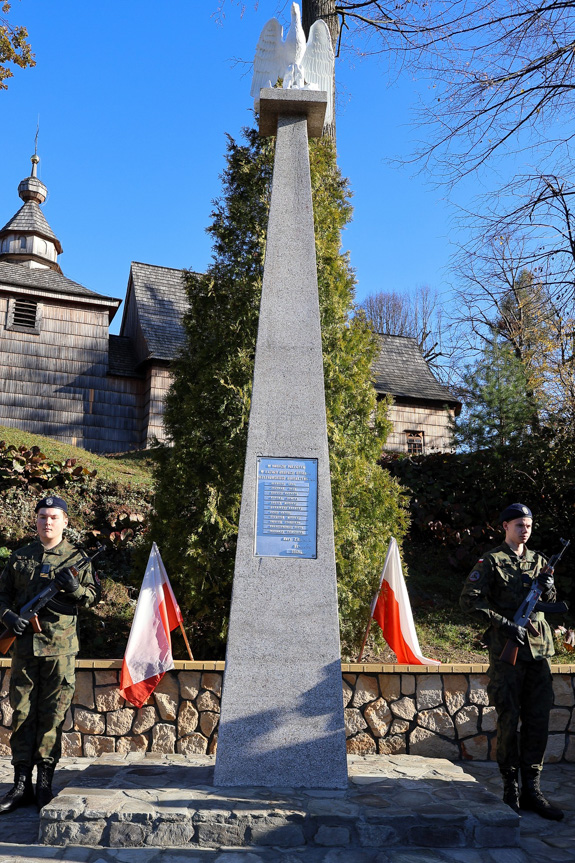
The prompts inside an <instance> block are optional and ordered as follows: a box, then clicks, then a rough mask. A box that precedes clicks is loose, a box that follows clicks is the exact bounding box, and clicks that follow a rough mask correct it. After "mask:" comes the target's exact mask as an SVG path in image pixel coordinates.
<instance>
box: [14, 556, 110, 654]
mask: <svg viewBox="0 0 575 863" xmlns="http://www.w3.org/2000/svg"><path fill="white" fill-rule="evenodd" d="M105 548H106V547H105V546H104V545H102V544H101V543H98V547H97V549H96V551H95V552H94V554H93V555H92V556H91V557H88V556H87V555H86V556H85V557H84V560H83V561H82V562H81V563H79V564H78V567H75V566H68V567H66V569H65V570H64V571H65V572H70V573H71V574H72V575H73V576H75V577H76V578H77V577H78V575H79V574H80V570H81V569H83V568H84V567H85V566H87V565H88V564H89V563H91V562H92V561H93V560H94V558H95V557H97V556H98V555H99V554H100V553H101V552H103V551H105ZM59 590H60V588H59V587H58V585H57V584H56V582H55V580H54V579H51V580H50V581H49V582H48V584H47V585H46V586H45V587H43V588H42V590H41V591H40V593H37V594H36V596H34V597H32V599H31V600H30V601H29V602H27V603H26V604H25V605H23V606H22V608H21V609H20V611H19V615H20V617H23V618H24V619H25V620H28V621H29V622H30V624H31V625H32V629H33V630H34V632H42V627H41V626H40V621H39V620H38V612H39V611H40V610H41V609H42V608H44V606H45V605H47V604H48V603H49V602H50V600H51V599H53V598H54V597H55V596H56V594H57V593H58V592H59ZM15 640H16V636H15V635H14V633H13V631H12V630H11V629H10V627H9V626H6V627H5V628H4V631H3V632H0V653H8V651H9V649H10V648H11V646H12V645H13V643H14V641H15Z"/></svg>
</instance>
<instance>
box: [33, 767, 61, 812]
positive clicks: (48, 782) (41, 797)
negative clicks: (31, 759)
mask: <svg viewBox="0 0 575 863" xmlns="http://www.w3.org/2000/svg"><path fill="white" fill-rule="evenodd" d="M55 767H56V765H55V764H43V763H40V764H38V767H37V769H36V806H37V807H38V812H39V811H40V809H42V807H43V806H46V805H47V804H48V803H49V802H50V800H52V798H53V797H54V794H53V792H52V777H53V776H54V769H55Z"/></svg>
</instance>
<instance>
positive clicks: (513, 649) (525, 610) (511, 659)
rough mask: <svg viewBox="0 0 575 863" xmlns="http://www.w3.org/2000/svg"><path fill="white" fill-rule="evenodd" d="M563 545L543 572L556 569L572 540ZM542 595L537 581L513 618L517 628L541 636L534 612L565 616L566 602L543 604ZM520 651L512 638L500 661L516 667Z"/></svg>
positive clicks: (505, 647) (509, 639) (541, 589)
mask: <svg viewBox="0 0 575 863" xmlns="http://www.w3.org/2000/svg"><path fill="white" fill-rule="evenodd" d="M561 544H562V546H563V548H562V549H561V551H559V552H557V554H553V555H551V557H550V558H549V560H548V561H547V564H546V566H545V567H544V569H542V570H541V571H542V572H547V571H549V570H553V569H555V567H556V565H557V564H558V563H559V561H560V560H561V558H562V557H563V554H564V552H565V551H566V550H567V548H568V546H569V545H570V544H571V540H570V539H562V540H561ZM542 593H543V588H542V587H541V585H540V584H538V583H537V581H535V583H534V584H533V587H532V588H531V590H530V591H529V593H528V594H527V596H526V597H525V599H524V600H523V602H522V603H521V605H520V606H519V608H518V609H517V611H516V612H515V616H514V618H513V623H516V624H517V626H523V627H524V628H525V629H527V630H528V631H529V632H530V633H531V635H538V634H539V633H538V631H537V629H536V627H535V626H534V625H533V622H532V620H531V614H532V612H533V611H543V612H545V613H546V614H554V613H555V614H564V613H565V612H566V611H567V605H566V603H564V602H542V601H541V594H542ZM518 651H519V645H518V644H517V642H516V641H513V639H512V638H508V639H507V641H506V642H505V646H504V648H503V650H502V651H501V656H500V657H499V659H502V660H503V662H508V663H509V665H515V663H516V662H517V653H518Z"/></svg>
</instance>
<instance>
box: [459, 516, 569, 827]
mask: <svg viewBox="0 0 575 863" xmlns="http://www.w3.org/2000/svg"><path fill="white" fill-rule="evenodd" d="M500 521H501V523H502V525H503V529H504V531H505V542H503V543H502V545H500V546H498V547H497V548H494V549H493V551H490V552H489V553H488V554H486V555H485V556H484V557H483V558H481V559H480V560H479V561H478V562H477V563H476V565H475V566H474V568H473V570H472V572H471V574H470V575H469V577H468V578H467V581H466V582H465V584H464V587H463V591H462V593H461V598H460V605H461V607H462V608H463V609H464V610H465V611H468V612H471V613H473V614H474V615H479V616H480V617H481V618H482V619H483V620H485V621H486V622H488V624H489V627H488V629H487V631H486V633H485V636H484V640H485V642H486V644H487V645H488V647H489V671H488V674H489V684H488V687H487V692H488V694H489V702H490V704H492V705H494V706H495V709H496V712H497V762H498V764H499V769H500V771H501V775H502V778H503V800H504V801H505V803H507V804H508V805H509V806H511V808H512V809H514V810H515V811H516V812H519V809H520V808H521V809H528V810H531V811H533V812H537V813H538V814H539V815H541V816H542V817H543V818H549V819H552V820H557V821H559V820H560V819H561V818H563V812H562V811H561V810H560V809H558V808H557V807H555V806H552V805H551V804H550V803H549V802H548V801H547V800H546V799H545V797H544V796H543V794H542V793H541V788H540V782H539V780H540V774H541V769H542V765H543V756H544V754H545V747H546V745H547V737H548V727H549V712H550V710H551V705H552V703H553V689H552V681H551V670H550V667H549V657H550V656H553V654H554V653H555V648H554V646H553V636H552V633H551V629H550V627H549V624H548V623H547V621H546V620H545V616H544V615H543V613H542V612H540V611H537V612H534V613H533V614H532V615H531V621H532V623H533V624H534V627H535V629H536V630H537V635H534V634H531V632H530V631H529V630H527V629H525V628H524V627H522V626H518V625H517V624H516V623H514V622H513V617H514V615H515V612H516V611H517V609H518V608H519V606H520V605H521V603H522V602H523V600H524V599H525V597H526V596H527V594H528V593H529V590H530V588H531V587H532V586H533V583H534V582H535V581H537V582H538V583H539V584H540V585H541V586H542V587H543V593H542V596H541V598H542V600H543V601H545V602H555V600H556V593H555V586H554V582H553V570H551V569H549V567H547V566H546V560H545V558H544V557H543V556H542V555H540V554H538V553H537V552H535V551H531V550H529V549H528V548H526V542H527V540H528V539H529V537H530V535H531V527H532V524H533V518H532V515H531V511H530V510H529V509H528V507H526V506H524V505H523V504H520V503H514V504H511V506H508V507H507V509H505V510H504V511H503V512H502V513H501V516H500ZM508 639H511V640H512V641H513V642H515V644H517V646H518V648H519V650H518V654H517V661H516V663H515V665H510V664H509V663H508V662H503V661H501V659H500V656H501V652H502V650H503V648H504V646H505V644H506V642H507V640H508ZM519 720H521V730H520V732H519V733H518V730H517V729H518V724H519ZM519 771H520V772H521V796H520V795H519Z"/></svg>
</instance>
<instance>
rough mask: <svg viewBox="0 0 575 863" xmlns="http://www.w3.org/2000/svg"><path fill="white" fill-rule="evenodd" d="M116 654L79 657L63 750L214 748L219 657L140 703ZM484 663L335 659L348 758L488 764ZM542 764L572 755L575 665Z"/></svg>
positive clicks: (187, 670) (4, 663) (3, 719)
mask: <svg viewBox="0 0 575 863" xmlns="http://www.w3.org/2000/svg"><path fill="white" fill-rule="evenodd" d="M121 666H122V663H121V661H120V660H109V661H97V660H79V661H78V662H77V663H76V692H75V695H74V702H73V704H72V707H71V709H70V712H69V713H68V716H67V718H66V722H65V726H64V736H63V754H64V755H70V756H75V757H78V756H91V757H92V756H96V755H102V754H107V753H112V752H117V753H128V752H160V753H168V754H169V753H174V752H176V753H182V754H190V755H191V754H208V755H211V754H214V753H215V751H216V748H217V739H218V722H219V716H220V697H221V691H222V679H223V670H224V663H223V662H176V663H175V666H176V668H175V670H174V671H170V672H168V673H167V674H166V675H165V676H164V678H163V680H162V681H161V683H160V684H159V686H158V687H157V688H156V690H155V691H154V693H153V694H152V696H151V697H150V698H149V699H148V702H147V703H146V704H145V705H144V707H142V708H141V709H139V710H138V709H137V708H135V707H133V706H132V705H131V704H129V703H128V702H126V701H124V699H123V698H122V697H121V696H120V692H119V689H118V682H119V675H120V669H121ZM486 671H487V666H486V665H442V666H441V667H440V668H439V669H436V668H429V667H426V666H418V665H416V666H408V665H375V664H361V665H356V664H342V687H343V700H344V707H345V722H346V737H347V749H348V752H349V753H350V754H356V755H369V754H375V753H381V754H382V755H385V754H391V753H394V754H395V753H407V754H412V755H425V756H429V757H437V758H448V759H450V760H461V759H471V760H474V761H486V760H494V759H495V755H496V735H495V709H494V708H493V707H490V706H489V703H488V698H487V691H486V685H487V676H486ZM552 671H553V690H554V695H555V699H554V705H553V709H552V711H551V716H550V723H549V731H550V734H549V744H548V747H547V753H546V760H547V761H562V760H564V761H570V762H573V761H575V712H574V707H575V688H574V686H575V666H573V665H555V666H552ZM0 675H1V678H0V756H9V755H10V747H9V738H10V723H11V720H12V710H11V708H10V704H9V699H8V684H9V680H10V660H9V659H2V660H0Z"/></svg>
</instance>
